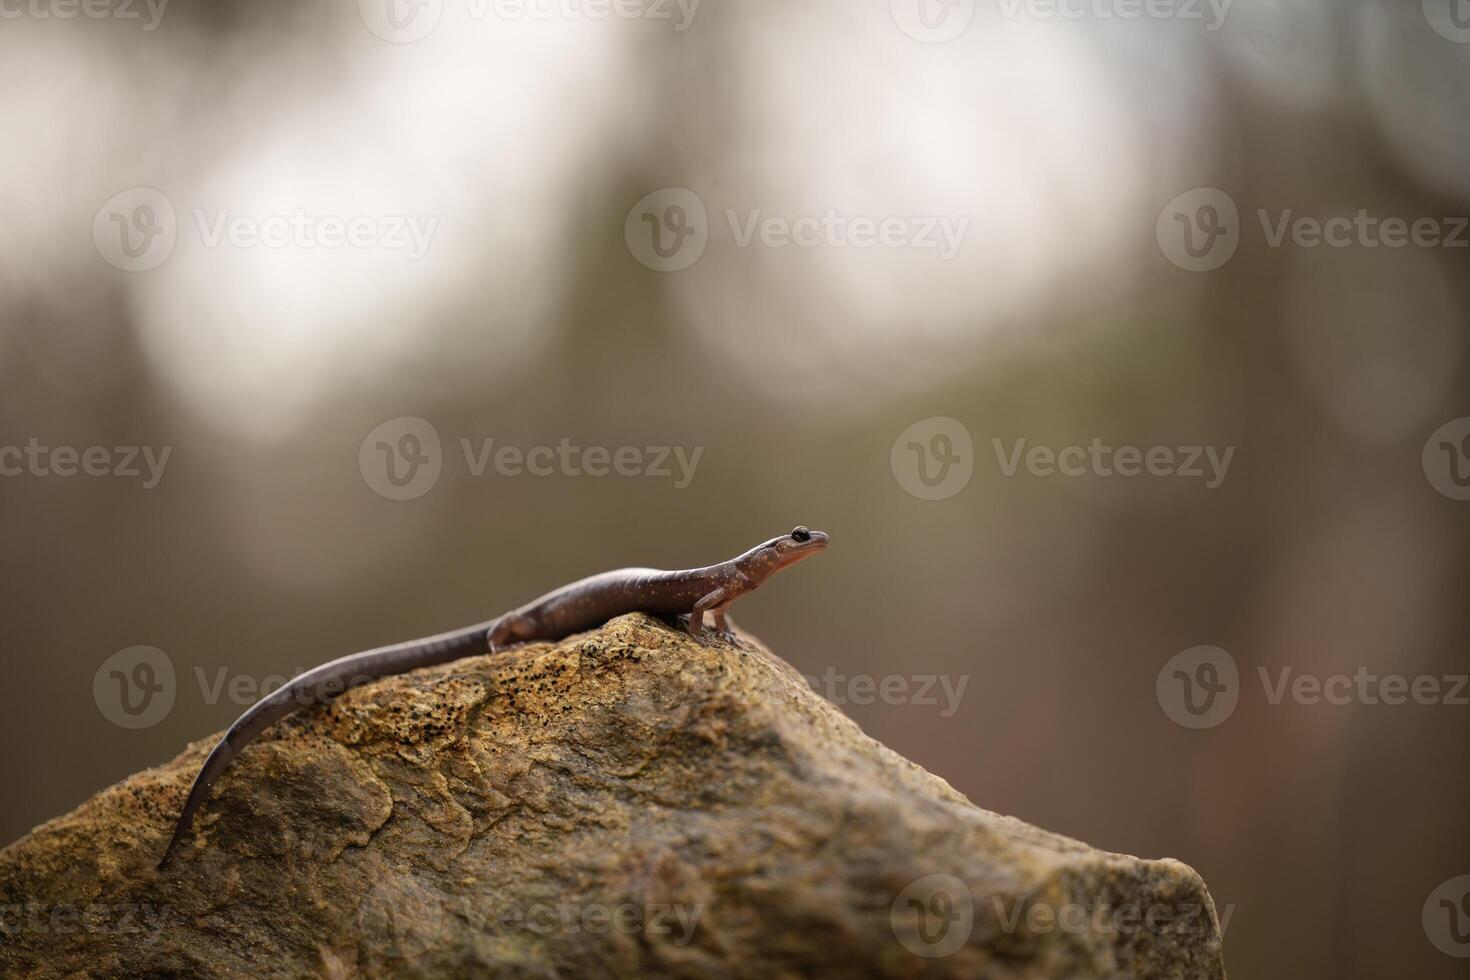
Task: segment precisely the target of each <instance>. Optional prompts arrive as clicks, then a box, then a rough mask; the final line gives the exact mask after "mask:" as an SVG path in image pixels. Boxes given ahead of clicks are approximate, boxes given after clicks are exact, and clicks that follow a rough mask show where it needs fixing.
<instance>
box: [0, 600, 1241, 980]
mask: <svg viewBox="0 0 1470 980" xmlns="http://www.w3.org/2000/svg"><path fill="white" fill-rule="evenodd" d="M213 742H214V739H213V738H209V739H204V740H201V741H199V742H196V743H194V744H193V745H191V746H190V747H189V749H188V750H187V751H185V752H184V753H183V754H182V755H180V756H179V757H178V758H176V759H174V760H173V761H172V762H170V763H168V764H166V765H163V766H160V767H158V768H156V769H150V770H147V771H145V772H141V773H138V774H137V775H134V776H132V777H130V778H129V779H126V780H124V781H123V782H121V783H119V784H117V785H115V786H113V787H111V788H109V789H106V790H104V791H102V792H101V793H99V794H97V795H96V796H95V797H93V798H92V799H91V800H89V801H87V802H86V803H84V804H83V805H82V806H80V807H78V808H77V809H76V810H75V811H73V812H72V813H69V814H67V815H65V816H62V817H58V818H56V819H55V820H52V821H50V822H49V823H46V824H44V825H42V826H41V827H38V828H36V830H34V831H32V832H31V833H30V834H29V835H27V836H26V837H24V838H22V839H21V840H19V841H17V842H16V843H14V844H12V845H10V846H9V847H7V848H5V849H4V850H3V851H0V975H3V976H7V977H8V976H44V977H71V976H180V977H183V976H187V977H231V978H232V977H252V978H257V977H299V976H325V977H357V976H364V977H390V976H391V977H444V976H450V977H454V976H483V975H493V976H508V977H707V976H711V977H746V976H749V977H762V978H765V977H780V976H813V977H823V976H831V977H848V976H893V977H909V976H925V977H930V976H933V977H949V976H952V977H981V976H983V977H993V978H1004V980H1010V978H1042V977H1046V978H1052V977H1068V978H1080V977H1109V978H1110V977H1128V978H1136V980H1149V978H1188V980H1194V978H1201V980H1214V978H1223V977H1224V968H1223V965H1222V962H1221V953H1220V930H1219V924H1218V920H1217V918H1216V914H1215V909H1214V905H1213V902H1212V901H1211V899H1210V896H1209V893H1208V891H1207V890H1206V888H1205V886H1204V883H1203V882H1202V881H1201V880H1200V878H1199V876H1198V875H1196V874H1195V873H1194V872H1193V871H1191V870H1190V869H1189V868H1188V867H1186V866H1184V865H1182V864H1180V863H1178V862H1176V861H1170V860H1163V861H1146V860H1141V859H1138V858H1133V857H1127V856H1123V855H1117V854H1109V853H1106V852H1102V851H1098V850H1095V849H1093V848H1090V847H1088V846H1086V845H1084V844H1081V843H1078V842H1076V841H1072V840H1069V839H1067V838H1064V837H1060V836H1057V835H1055V834H1050V833H1047V832H1045V831H1041V830H1038V829H1036V828H1034V827H1031V826H1029V825H1027V824H1024V823H1022V822H1020V821H1018V820H1015V819H1012V818H1008V817H1003V816H999V815H996V814H993V813H990V812H988V811H985V810H982V809H979V808H978V807H975V806H974V805H973V804H971V803H970V802H969V801H968V800H966V799H965V798H964V797H963V796H962V795H960V794H959V793H957V792H956V791H955V790H954V789H952V788H951V787H950V786H949V785H948V784H947V783H945V782H944V780H942V779H940V778H939V777H937V776H934V775H932V774H930V773H928V772H926V771H924V770H923V769H921V768H920V767H918V766H916V765H914V764H913V763H911V762H908V761H907V760H905V759H903V758H902V757H900V756H898V755H896V754H895V753H893V752H892V751H890V750H888V749H887V748H885V747H884V746H882V745H880V744H878V743H877V742H874V741H873V740H872V739H869V738H868V737H866V736H865V735H863V734H862V732H861V731H860V730H859V729H858V727H857V726H856V725H855V724H854V723H853V722H852V721H850V720H849V719H848V718H846V717H845V716H844V715H842V714H841V713H840V712H839V711H838V710H837V709H836V708H834V707H832V706H831V705H830V704H828V703H827V702H826V701H824V700H822V699H821V698H820V697H819V696H818V695H817V694H816V693H815V692H813V691H812V690H811V688H810V687H809V686H808V685H807V684H806V682H805V681H804V680H803V679H802V677H801V676H800V675H799V674H798V673H797V672H796V671H795V670H793V669H792V668H791V667H790V666H789V665H788V664H786V663H785V662H784V661H782V660H780V659H779V658H778V657H776V656H775V655H773V654H772V653H770V652H769V651H767V650H766V649H765V648H763V647H762V646H760V645H759V644H758V643H756V642H755V641H754V640H752V639H750V638H749V637H742V638H740V639H739V640H738V641H732V640H729V639H726V638H723V637H716V636H715V635H714V634H711V635H710V638H709V639H707V640H706V641H705V642H703V643H696V642H694V641H693V640H692V639H691V638H690V637H689V636H688V635H687V634H685V633H682V632H680V631H678V630H676V629H673V628H671V627H669V626H667V625H665V624H664V623H661V622H660V621H658V620H656V619H652V618H649V617H647V616H643V615H636V614H635V615H628V616H621V617H619V618H617V619H614V620H613V621H611V622H609V623H608V624H606V625H605V626H603V627H602V628H600V629H597V630H594V631H592V632H589V633H584V634H580V635H577V636H574V637H570V638H568V639H567V640H564V641H562V642H560V643H557V644H544V643H543V644H536V645H533V646H528V647H525V648H521V649H517V650H512V651H509V652H506V653H501V654H497V655H494V656H483V657H474V658H469V659H466V660H462V661H458V662H456V663H453V664H448V665H445V666H442V667H435V668H429V669H425V670H420V671H415V672H414V673H412V674H408V675H405V676H402V677H397V678H391V679H387V680H383V681H379V682H376V683H374V684H370V685H367V686H364V687H362V688H358V689H356V690H353V691H350V692H348V693H347V694H345V695H343V696H341V697H339V698H338V699H336V700H335V701H334V702H332V703H331V704H330V705H327V706H323V707H319V708H315V709H312V710H308V711H302V712H299V713H298V714H297V715H295V716H293V717H292V718H290V719H288V720H286V721H285V722H282V723H280V724H278V725H277V726H275V728H274V729H272V730H271V731H270V732H269V733H267V735H265V736H263V737H262V738H261V739H260V740H259V741H257V742H256V743H255V744H253V745H251V746H250V747H249V748H248V749H246V751H244V752H243V753H242V754H241V755H240V757H239V758H237V759H236V760H235V762H234V764H233V766H232V767H231V768H230V770H229V771H228V772H226V774H225V775H224V776H223V777H221V779H220V780H219V782H218V783H217V784H216V789H215V791H214V794H213V796H212V798H211V799H210V801H209V802H208V803H207V804H206V806H205V807H204V809H203V810H202V811H201V813H200V819H199V820H198V821H197V822H196V825H195V829H194V830H193V831H192V832H191V834H190V836H189V838H187V839H186V841H185V843H184V846H183V847H182V848H181V850H180V852H179V854H178V856H177V859H176V860H175V862H174V863H173V864H172V865H171V866H170V867H169V868H168V869H167V870H165V871H161V872H160V871H157V870H155V867H154V865H155V864H156V863H157V861H158V857H159V855H160V854H161V853H162V849H163V846H164V844H165V842H166V841H167V839H168V835H169V833H170V832H171V830H172V825H173V821H174V819H175V817H176V816H177V814H178V809H179V806H180V805H181V803H182V801H183V798H184V795H185V793H186V792H187V790H188V787H189V784H190V782H191V780H192V779H193V776H194V773H195V771H196V770H197V769H198V766H199V764H200V763H201V762H202V760H203V758H204V756H205V755H206V754H207V752H208V750H209V748H210V747H211V745H212V744H213Z"/></svg>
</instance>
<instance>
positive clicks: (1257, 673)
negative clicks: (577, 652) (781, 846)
mask: <svg viewBox="0 0 1470 980" xmlns="http://www.w3.org/2000/svg"><path fill="white" fill-rule="evenodd" d="M0 17H3V19H4V20H5V23H4V25H3V31H0V81H3V83H4V86H5V90H6V91H7V92H8V93H9V96H8V97H7V98H6V99H5V100H4V101H3V103H0V128H3V131H4V132H5V133H6V134H7V136H8V139H9V145H10V147H11V149H10V151H9V152H7V153H6V154H4V155H3V157H0V216H3V220H4V231H3V234H0V474H3V475H0V562H3V572H0V576H3V578H0V581H3V586H4V595H5V601H4V608H3V613H0V650H3V655H4V656H3V663H4V675H5V688H4V694H3V696H0V697H3V701H0V704H3V711H0V741H3V743H4V744H5V745H6V746H7V747H8V748H7V751H6V752H5V753H4V754H3V757H0V785H3V786H4V787H5V788H6V789H5V792H4V794H3V804H0V842H9V841H11V840H14V839H16V838H17V837H19V836H21V835H23V834H24V833H25V832H26V831H28V830H29V829H30V828H31V827H33V826H34V825H36V824H38V823H40V822H42V821H44V820H46V819H48V818H50V817H53V816H56V815H58V814H60V813H62V812H65V811H66V810H68V809H70V808H72V807H74V806H76V805H77V804H78V803H80V802H82V801H83V800H84V799H86V798H87V797H88V796H89V795H91V794H92V793H94V792H95V791H97V790H99V789H101V788H103V787H104V786H106V785H108V784H110V783H112V782H115V781H117V780H119V779H122V778H123V777H125V776H127V775H128V774H129V773H132V772H134V771H136V770H138V769H140V768H144V767H147V766H151V765H156V764H159V763H162V762H165V761H167V760H168V759H170V758H172V757H173V756H174V755H176V754H177V753H178V752H179V751H181V750H182V749H183V747H184V746H185V744H186V743H188V742H189V741H191V740H196V739H200V738H203V737H205V736H207V735H209V734H210V733H211V732H214V731H216V730H218V729H221V728H223V727H225V726H226V725H228V724H229V723H230V721H232V720H233V719H234V718H235V717H236V716H237V715H238V714H239V713H240V712H241V711H242V710H244V708H245V707H246V706H248V705H249V704H250V703H251V702H253V700H254V699H255V697H256V696H258V693H259V685H262V684H264V685H267V686H269V685H270V684H271V683H279V682H280V680H281V678H282V676H285V675H290V674H292V673H295V672H297V671H299V670H301V669H304V668H308V667H310V666H313V665H315V664H317V663H320V662H322V661H324V660H327V659H330V658H332V657H335V656H338V655H341V654H344V653H348V652H351V651H353V650H357V649H361V648H364V647H369V646H374V645H378V644H381V643H385V642H389V641H395V640H400V639H407V638H411V637H415V636H420V635H424V634H428V633H432V632H437V631H441V630H445V629H450V628H453V627H457V626H460V625H464V624H466V623H470V622H474V621H477V620H480V619H486V618H489V617H491V616H493V615H495V614H497V613H499V612H500V611H503V610H504V609H506V608H508V607H510V606H512V605H515V604H518V603H520V602H523V601H526V600H528V599H530V598H532V597H534V596H536V595H538V594H540V593H541V592H543V591H545V590H547V589H549V588H551V587H554V586H556V585H559V584H561V583H563V582H566V581H569V580H571V579H573V578H576V577H579V576H582V575H584V574H589V573H592V572H595V571H600V570H603V569H606V568H612V567H619V566H623V565H632V564H638V565H652V566H657V567H688V566H692V565H702V564H706V563H709V562H711V561H714V560H717V559H720V558H725V557H729V556H731V555H734V554H736V553H738V552H740V551H742V550H744V549H746V548H748V547H750V546H751V545H752V544H754V543H756V542H757V541H758V540H760V539H762V538H765V537H768V536H770V535H773V534H777V533H780V532H783V531H785V530H787V529H789V528H790V527H791V526H792V525H794V524H796V523H805V524H809V525H811V526H813V527H820V528H822V529H825V530H827V531H828V532H830V534H831V535H832V540H833V544H832V546H831V548H830V549H829V550H828V552H827V553H826V554H825V555H823V556H822V557H821V558H820V559H819V560H816V561H813V562H811V563H808V564H806V565H803V566H802V567H801V569H800V570H798V571H793V572H790V573H788V574H786V575H784V576H782V578H781V579H780V580H779V581H778V582H776V583H774V584H772V585H771V586H769V587H767V588H765V589H763V590H761V591H760V592H758V593H756V594H754V595H753V596H751V597H749V598H747V599H745V600H744V601H743V602H741V603H740V604H739V605H738V606H736V607H735V609H734V613H733V618H734V619H735V621H736V622H737V623H738V624H739V625H740V626H741V627H743V628H744V629H747V630H749V631H751V632H753V633H754V634H756V635H757V636H759V637H761V638H762V639H763V640H764V641H765V642H767V643H768V644H769V645H770V646H771V647H772V648H773V649H774V650H775V651H777V652H778V653H779V654H781V655H782V656H784V657H785V658H786V659H788V660H790V661H791V662H792V663H793V664H795V665H796V666H797V667H798V668H799V669H801V670H802V671H803V672H804V673H806V674H808V675H811V676H812V677H813V678H814V681H815V683H816V684H817V686H818V689H819V690H821V691H822V693H824V694H826V695H827V696H829V697H831V698H832V699H833V700H834V701H837V702H838V703H839V704H841V705H842V708H843V710H844V711H846V712H848V713H849V714H850V715H851V716H852V717H853V718H854V719H856V720H857V721H858V722H859V723H860V724H861V725H862V727H863V728H864V729H865V730H866V731H867V732H868V733H869V734H871V735H872V736H873V737H875V738H877V739H879V740H881V741H883V742H885V743H886V744H888V745H889V746H891V747H892V748H894V749H895V750H897V751H898V752H900V753H902V754H903V755H905V756H907V757H909V758H911V759H913V760H915V761H916V762H918V763H920V764H921V765H923V766H924V767H926V768H927V769H929V770H931V771H933V772H935V773H937V774H939V775H941V776H943V777H944V778H946V779H947V780H949V782H951V783H952V784H953V785H954V786H955V787H956V788H957V789H959V790H960V791H961V792H963V793H965V794H966V795H967V796H969V797H970V799H972V800H973V801H974V802H975V803H976V804H978V805H980V806H982V807H985V808H987V809H991V810H995V811H998V812H1001V813H1005V814H1011V815H1014V816H1017V817H1020V818H1022V819H1024V820H1026V821H1029V822H1031V823H1034V824H1037V825H1039V826H1041V827H1044V828H1047V829H1049V830H1054V831H1058V832H1061V833H1063V834H1067V835H1071V836H1074V837H1077V838H1080V839H1082V840H1085V841H1087V842H1089V843H1091V844H1094V845H1097V846H1099V847H1103V848H1106V849H1109V850H1114V851H1123V852H1128V853H1133V854H1138V855H1144V856H1149V857H1162V856H1171V857H1176V858H1179V859H1181V860H1183V861H1185V862H1187V863H1188V864H1190V865H1192V866H1193V867H1194V868H1196V869H1197V870H1198V871H1199V872H1200V873H1201V874H1202V875H1203V876H1204V878H1205V880H1206V881H1207V882H1208V883H1209V885H1210V887H1211V891H1212V893H1213V895H1214V897H1215V901H1216V904H1217V906H1218V907H1219V910H1220V914H1221V917H1222V920H1224V921H1225V926H1226V942H1225V951H1226V962H1227V965H1228V968H1229V969H1230V971H1231V973H1232V975H1235V976H1240V977H1282V978H1299V977H1309V976H1322V977H1326V976H1331V977H1337V978H1356V977H1365V978H1366V977H1384V976H1414V977H1417V978H1435V977H1451V976H1461V977H1462V976H1465V965H1464V964H1465V961H1464V960H1463V959H1460V958H1457V957H1461V956H1465V955H1470V943H1463V942H1460V941H1459V937H1461V936H1462V935H1464V933H1462V932H1457V931H1448V932H1447V931H1446V930H1447V929H1448V927H1449V925H1451V923H1448V921H1447V920H1446V922H1443V923H1440V922H1438V920H1436V918H1435V916H1436V915H1437V914H1438V913H1437V912H1436V911H1435V910H1436V907H1437V903H1436V902H1435V901H1431V896H1432V894H1445V893H1444V892H1443V890H1442V886H1446V883H1449V885H1448V887H1449V888H1450V891H1451V892H1454V890H1455V888H1457V887H1458V888H1459V890H1460V892H1463V891H1464V890H1465V886H1464V884H1463V883H1462V884H1461V885H1458V886H1457V885H1455V884H1454V883H1453V879H1455V878H1456V877H1457V876H1460V875H1464V874H1467V873H1470V839H1467V837H1466V834H1465V828H1466V819H1467V811H1470V789H1467V786H1466V782H1465V780H1464V778H1463V774H1464V751H1465V746H1466V744H1467V737H1470V705H1467V704H1466V700H1467V697H1470V690H1467V689H1464V688H1460V687H1459V686H1458V684H1457V682H1456V681H1455V677H1456V676H1457V675H1464V674H1465V673H1466V672H1467V671H1470V658H1467V657H1466V655H1465V636H1466V630H1467V627H1470V605H1467V603H1466V602H1465V595H1466V587H1467V584H1470V567H1467V558H1466V556H1467V547H1466V545H1467V543H1470V522H1467V520H1466V517H1467V514H1470V502H1466V500H1465V499H1464V498H1465V497H1467V496H1470V489H1467V486H1466V485H1467V484H1470V420H1467V419H1465V416H1470V384H1467V381H1470V378H1467V370H1466V368H1467V353H1466V334H1467V330H1466V327H1467V314H1470V276H1467V275H1466V271H1467V267H1470V266H1467V263H1470V248H1467V245H1470V231H1467V229H1466V227H1465V225H1466V222H1465V219H1464V217H1463V216H1464V215H1466V214H1470V115H1467V114H1466V111H1465V105H1466V96H1467V95H1470V6H1467V4H1466V3H1465V0H1445V2H1437V0H1425V2H1424V3H1423V4H1422V6H1421V4H1419V3H1417V2H1410V0H1392V2H1390V0H1359V2H1345V3H1336V4H1327V3H1321V4H1305V3H1289V2H1286V0H1236V2H1234V3H1233V4H1232V3H1225V2H1223V0H1215V2H1214V3H1213V4H1211V3H1208V2H1204V0H1154V2H1152V3H1149V4H1146V5H1145V4H1135V3H1132V2H1130V0H1062V2H1061V3H1060V5H1057V4H1052V3H1048V2H1047V0H892V2H891V3H889V2H887V0H865V2H864V3H861V4H858V5H853V4H839V3H838V2H837V0H781V2H776V0H749V2H744V3H740V4H735V3H729V2H718V3H717V2H715V0H705V2H704V3H696V2H694V0H684V2H683V3H682V4H681V3H678V2H674V0H636V2H634V0H628V2H626V3H623V4H620V5H618V6H612V5H610V4H602V5H599V4H598V3H597V0H582V2H581V3H577V2H574V0H524V2H520V0H416V2H411V0H362V3H360V4H358V5H356V6H354V5H352V4H349V3H339V4H316V5H310V4H300V3H286V2H278V0H251V2H248V3H247V2H244V0H233V2H231V0H227V2H216V3H212V4H207V5H206V4H194V3H188V2H187V0H172V2H166V0H153V2H152V4H151V5H150V4H149V3H145V2H144V0H128V2H124V0H115V2H113V3H111V5H108V4H106V3H102V4H100V5H97V6H88V7H85V8H83V7H79V6H73V5H71V4H70V3H69V2H68V0H24V2H23V3H22V2H19V0H18V2H16V3H13V4H9V5H7V6H6V7H5V9H4V11H3V12H0ZM1457 216H1459V217H1457ZM1332 219H1339V220H1337V221H1335V222H1334V221H1333V220H1332ZM1343 219H1345V220H1343ZM1389 219H1393V220H1389ZM1395 222H1396V223H1395ZM1314 227H1315V228H1316V231H1315V232H1314V231H1313V228H1314ZM1405 229H1407V231H1406V230H1405ZM491 440H493V442H492V441H491ZM1094 445H1097V446H1100V447H1102V448H1103V449H1106V450H1107V452H1106V453H1104V452H1103V451H1102V449H1099V450H1096V451H1093V450H1091V449H1089V447H1092V446H1094ZM507 447H509V449H510V450H511V452H507V453H504V454H502V455H496V454H497V453H499V452H501V451H502V450H504V449H506V448H507ZM562 447H565V448H562ZM1067 447H1081V448H1079V449H1077V450H1075V451H1071V452H1069V451H1068V449H1067ZM1120 447H1133V450H1134V451H1135V452H1136V453H1137V454H1138V458H1144V457H1145V456H1146V454H1148V453H1149V452H1150V451H1151V450H1154V449H1156V448H1158V447H1164V449H1167V453H1166V452H1164V451H1163V449H1161V450H1160V451H1159V452H1157V453H1156V454H1155V455H1154V456H1152V457H1147V458H1149V459H1152V460H1153V461H1154V462H1153V464H1151V465H1150V466H1148V467H1144V468H1142V469H1140V468H1139V463H1138V458H1134V459H1133V460H1132V463H1131V467H1132V468H1131V469H1130V468H1129V462H1128V454H1119V453H1117V450H1118V449H1119V448H1120ZM542 449H544V451H541V450H542ZM1038 449H1039V452H1037V450H1038ZM94 450H96V451H94ZM1084 450H1086V452H1085V453H1084ZM1206 450H1209V451H1210V452H1213V454H1214V455H1213V456H1211V455H1210V454H1209V453H1208V452H1206ZM620 451H621V452H622V455H621V456H618V453H619V452H620ZM517 453H519V454H520V457H519V458H520V459H521V465H519V466H518V465H517V464H516V460H517V458H518V457H517V455H516V454H517ZM1048 453H1050V454H1051V456H1052V457H1053V463H1052V465H1048V462H1047V459H1048V456H1047V454H1048ZM553 458H554V462H552V460H553ZM613 458H617V459H621V461H622V462H621V464H620V466H619V468H617V469H612V468H610V467H609V459H613ZM1058 458H1060V459H1061V460H1062V461H1065V462H1066V463H1067V465H1066V467H1065V471H1064V470H1063V469H1060V468H1058V467H1057V465H1055V464H1056V462H1057V459H1058ZM1211 459H1214V460H1215V465H1214V467H1213V468H1212V466H1211V463H1210V462H1209V461H1210V460H1211ZM681 461H682V462H681ZM533 462H535V464H536V465H535V466H534V467H532V466H531V464H532V463H533ZM1120 469H1121V470H1124V471H1125V472H1133V473H1135V474H1136V475H1132V476H1129V475H1124V473H1120V472H1119V470H1120ZM598 474H601V475H598ZM1201 647H1205V648H1213V649H1205V650H1204V651H1200V650H1199V649H1197V648H1201ZM139 648H142V649H139ZM1263 672H1264V673H1263ZM1341 675H1346V676H1347V677H1349V678H1353V681H1352V684H1351V686H1350V687H1349V686H1347V685H1346V684H1343V683H1338V684H1335V685H1334V683H1333V682H1332V678H1334V677H1337V676H1341ZM1387 675H1401V676H1402V677H1403V678H1405V679H1406V683H1408V682H1412V681H1414V680H1416V679H1420V678H1429V679H1430V681H1428V682H1421V688H1420V691H1421V692H1427V691H1429V689H1430V684H1431V683H1432V684H1433V685H1435V689H1436V690H1437V691H1438V694H1437V695H1434V696H1425V697H1420V698H1418V699H1415V698H1412V697H1411V698H1409V699H1408V700H1407V702H1406V703H1402V704H1392V703H1386V701H1387V700H1389V699H1385V698H1384V697H1381V696H1379V695H1380V694H1382V693H1383V692H1384V690H1385V689H1384V688H1382V686H1381V684H1382V681H1381V679H1382V678H1383V677H1385V676H1387ZM1303 676H1305V677H1306V678H1307V686H1306V687H1303V688H1297V687H1294V686H1290V685H1291V684H1294V683H1295V682H1296V681H1297V679H1298V678H1301V677H1303ZM1359 677H1364V678H1367V679H1364V680H1361V681H1360V680H1358V679H1357V678H1359ZM860 678H867V679H868V680H867V681H862V680H860ZM895 678H896V680H895ZM1372 678H1377V679H1378V680H1373V679H1372ZM926 679H927V680H926ZM1283 679H1285V682H1287V683H1288V686H1287V687H1286V688H1283V687H1282V686H1281V685H1282V683H1283ZM1313 679H1315V680H1316V681H1317V683H1319V684H1326V689H1327V690H1328V691H1329V692H1332V693H1335V695H1336V696H1334V697H1332V698H1330V699H1329V698H1328V697H1323V696H1319V697H1317V698H1315V699H1314V698H1312V697H1311V688H1310V683H1311V681H1312V680H1313ZM885 680H886V682H887V683H886V687H884V686H883V685H884V682H885ZM1192 684H1193V685H1199V686H1197V687H1192V686H1191V685H1192ZM875 689H877V690H879V691H886V694H884V693H878V694H875ZM1389 693H1390V694H1391V693H1392V692H1389ZM1400 693H1401V692H1400ZM1399 700H1403V698H1402V697H1400V698H1399ZM1436 889H1441V892H1439V893H1436ZM1456 898H1457V895H1456V894H1452V895H1451V899H1452V900H1454V899H1456ZM1464 925H1466V926H1470V921H1467V922H1466V923H1465V924H1464Z"/></svg>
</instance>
